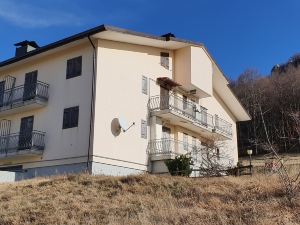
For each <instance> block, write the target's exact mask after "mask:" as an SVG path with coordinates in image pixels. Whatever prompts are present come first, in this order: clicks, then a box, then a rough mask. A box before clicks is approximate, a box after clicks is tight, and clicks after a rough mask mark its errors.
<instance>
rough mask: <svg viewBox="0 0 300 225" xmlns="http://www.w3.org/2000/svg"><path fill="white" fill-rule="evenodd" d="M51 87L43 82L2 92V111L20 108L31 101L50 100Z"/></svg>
mask: <svg viewBox="0 0 300 225" xmlns="http://www.w3.org/2000/svg"><path fill="white" fill-rule="evenodd" d="M48 89H49V85H48V84H46V83H43V82H41V81H37V82H36V83H32V84H31V85H26V86H25V85H21V86H17V87H14V88H11V89H7V90H4V91H3V92H0V111H2V110H7V109H9V108H14V107H18V106H19V105H22V104H23V103H26V102H27V101H29V100H41V101H47V100H48Z"/></svg>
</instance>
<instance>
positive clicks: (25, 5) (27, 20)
mask: <svg viewBox="0 0 300 225" xmlns="http://www.w3.org/2000/svg"><path fill="white" fill-rule="evenodd" d="M41 2H42V1H41ZM1 18H2V19H3V20H6V21H8V22H10V23H12V24H14V25H17V26H20V27H24V28H43V27H51V26H65V25H73V26H74V25H81V24H82V20H81V19H80V18H79V17H78V16H77V15H75V14H73V13H70V12H66V11H62V10H58V9H55V8H49V7H47V6H45V7H42V6H38V5H34V4H32V2H31V1H26V2H25V1H24V2H21V1H16V0H0V19H1Z"/></svg>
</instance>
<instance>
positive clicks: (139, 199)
mask: <svg viewBox="0 0 300 225" xmlns="http://www.w3.org/2000/svg"><path fill="white" fill-rule="evenodd" d="M279 187H280V186H279V183H278V181H277V180H276V178H274V177H269V178H266V177H240V178H233V177H226V178H211V179H207V178H197V179H192V178H180V177H163V176H152V175H141V176H130V177H104V176H90V175H85V174H83V175H79V176H78V175H77V176H75V175H74V176H73V175H72V176H66V177H57V178H51V179H40V180H32V181H24V182H20V183H16V184H2V185H0V224H1V225H5V224H126V225H128V224H143V225H147V224H193V225H194V224H222V225H225V224H230V225H233V224H300V215H299V212H300V198H298V199H297V200H296V201H295V205H294V207H292V208H291V207H289V205H288V204H287V202H286V201H285V199H284V197H283V195H282V192H281V191H280V188H279Z"/></svg>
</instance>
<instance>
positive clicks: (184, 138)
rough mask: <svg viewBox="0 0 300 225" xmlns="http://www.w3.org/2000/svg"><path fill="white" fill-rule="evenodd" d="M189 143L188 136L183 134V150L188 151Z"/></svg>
mask: <svg viewBox="0 0 300 225" xmlns="http://www.w3.org/2000/svg"><path fill="white" fill-rule="evenodd" d="M188 145H189V142H188V134H186V133H183V149H184V150H185V151H188V148H189V146H188Z"/></svg>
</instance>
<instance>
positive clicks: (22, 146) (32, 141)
mask: <svg viewBox="0 0 300 225" xmlns="http://www.w3.org/2000/svg"><path fill="white" fill-rule="evenodd" d="M44 138H45V133H44V132H41V131H32V132H27V133H26V132H25V133H15V134H9V135H6V136H0V158H12V157H18V156H36V155H42V154H43V151H44V148H45V142H44Z"/></svg>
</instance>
